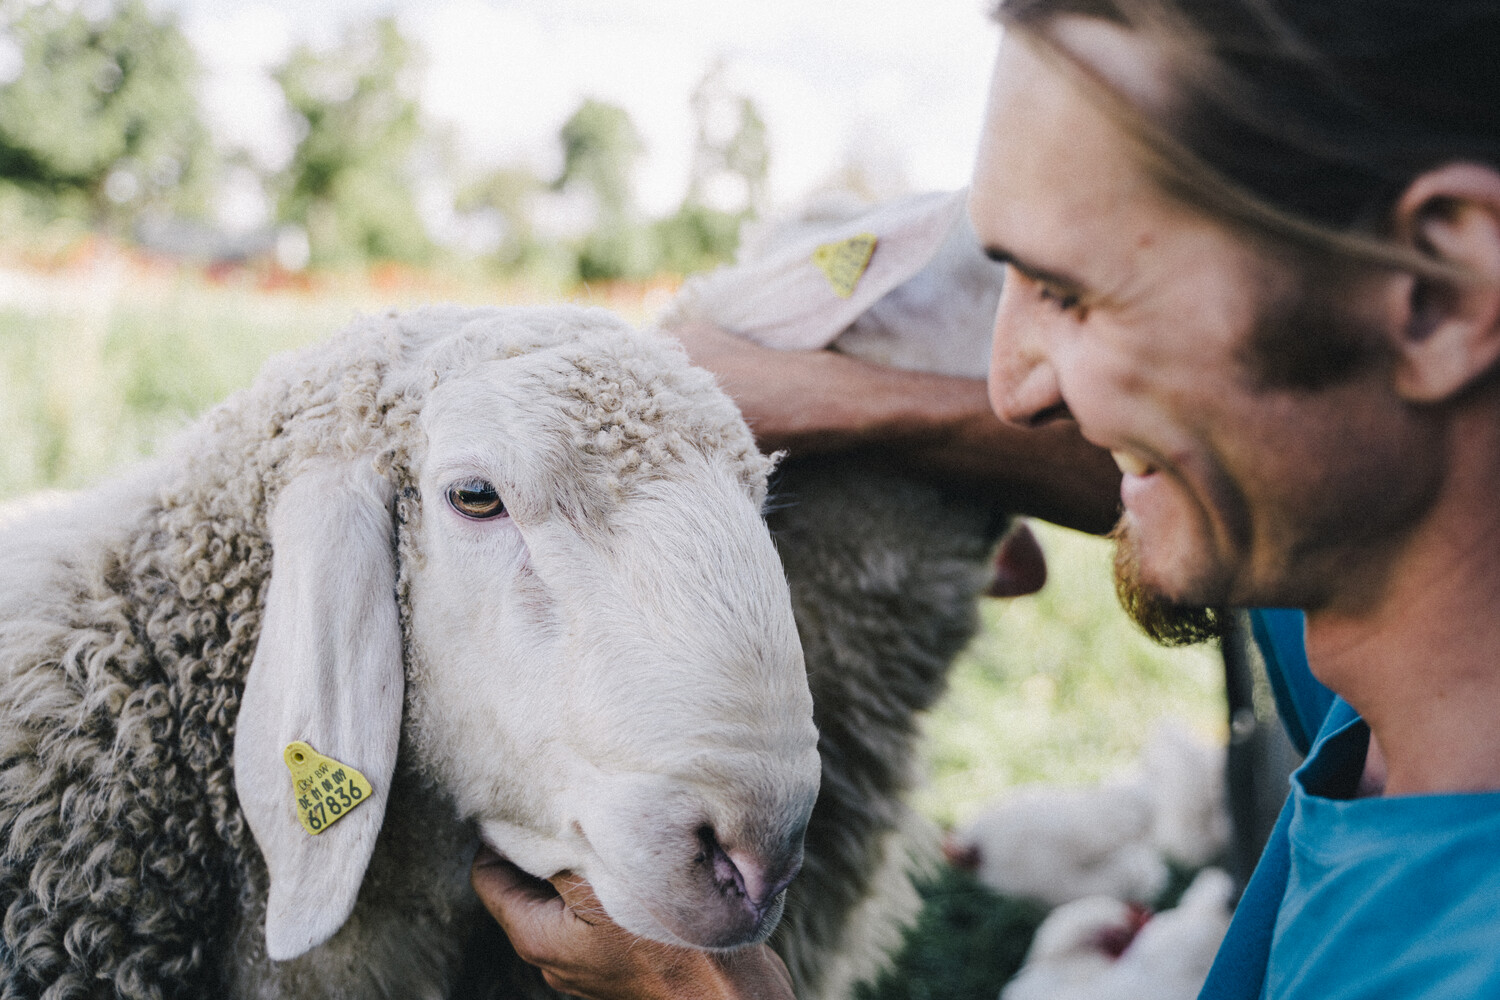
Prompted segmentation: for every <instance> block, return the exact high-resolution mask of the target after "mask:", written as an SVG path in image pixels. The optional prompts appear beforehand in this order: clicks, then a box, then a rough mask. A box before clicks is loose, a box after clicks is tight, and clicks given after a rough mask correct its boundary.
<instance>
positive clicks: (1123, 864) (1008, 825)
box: [944, 719, 1230, 906]
mask: <svg viewBox="0 0 1500 1000" xmlns="http://www.w3.org/2000/svg"><path fill="white" fill-rule="evenodd" d="M1224 754H1225V751H1224V748H1223V747H1222V746H1217V745H1214V744H1211V743H1208V742H1206V741H1204V740H1202V739H1200V738H1199V737H1197V736H1195V735H1194V734H1193V733H1192V732H1191V731H1190V730H1189V729H1188V728H1187V726H1186V725H1184V724H1183V723H1181V722H1180V721H1178V720H1174V719H1163V720H1161V721H1160V722H1158V723H1157V724H1156V726H1155V727H1153V729H1152V732H1151V737H1150V739H1149V740H1148V741H1147V743H1146V746H1145V748H1144V749H1143V750H1142V752H1141V756H1140V759H1139V761H1138V762H1137V764H1136V766H1135V767H1134V768H1132V769H1131V770H1130V771H1129V772H1127V773H1125V774H1123V775H1120V776H1119V777H1117V778H1114V779H1112V780H1110V781H1107V782H1104V783H1102V784H1099V785H1096V786H1093V787H1082V788H1052V787H1045V786H1037V787H1029V788H1019V789H1016V790H1015V791H1013V792H1011V793H1010V794H1008V795H1006V796H1004V797H1003V798H1001V799H1000V800H999V801H997V802H996V803H994V804H993V805H992V806H990V807H989V808H987V809H986V810H984V811H983V812H981V813H980V814H979V815H978V816H977V817H975V818H974V819H973V820H972V821H970V822H969V823H968V824H967V825H965V826H964V827H963V828H962V829H961V830H959V831H957V832H956V833H954V834H953V835H951V836H950V837H949V838H948V840H947V842H946V843H945V844H944V851H945V853H946V854H947V855H948V860H949V861H950V862H952V863H954V864H956V865H958V866H959V867H961V868H966V869H969V870H971V871H973V872H974V874H975V875H976V876H977V877H978V878H979V880H980V881H981V882H983V883H984V884H985V885H987V886H989V887H990V888H991V889H993V890H994V891H996V892H998V893H1002V894H1004V895H1010V896H1024V897H1027V898H1030V899H1036V900H1039V901H1041V902H1043V903H1045V904H1046V905H1048V906H1058V905H1060V904H1063V903H1067V902H1070V901H1072V900H1075V899H1080V898H1083V897H1085V896H1112V897H1116V898H1118V899H1123V900H1127V901H1130V902H1135V903H1150V902H1152V901H1153V900H1154V899H1155V898H1156V897H1157V896H1158V895H1159V894H1160V893H1161V891H1162V890H1163V889H1164V888H1166V884H1167V879H1168V876H1169V874H1170V873H1169V870H1168V862H1172V863H1175V864H1177V865H1179V866H1182V867H1184V868H1188V869H1194V868H1201V867H1203V866H1204V865H1206V864H1208V863H1209V862H1210V861H1213V860H1215V859H1216V858H1218V857H1219V856H1220V855H1221V854H1223V852H1224V851H1225V849H1226V848H1227V847H1228V846H1229V836H1230V830H1229V811H1228V805H1227V803H1226V801H1225V796H1224V776H1225V772H1224V766H1225V764H1224Z"/></svg>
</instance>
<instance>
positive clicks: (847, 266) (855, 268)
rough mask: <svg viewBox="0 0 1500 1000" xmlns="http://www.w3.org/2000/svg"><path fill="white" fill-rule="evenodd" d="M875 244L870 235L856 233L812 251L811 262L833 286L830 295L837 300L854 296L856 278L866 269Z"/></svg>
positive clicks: (856, 283)
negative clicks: (833, 295) (835, 296)
mask: <svg viewBox="0 0 1500 1000" xmlns="http://www.w3.org/2000/svg"><path fill="white" fill-rule="evenodd" d="M877 242H878V241H877V240H876V238H875V235H874V234H873V233H860V234H859V235H858V236H851V237H849V238H848V239H847V240H839V241H838V242H837V243H824V244H823V245H822V246H820V247H818V248H817V249H816V250H814V251H813V254H812V259H813V263H814V264H816V265H818V270H820V271H822V272H823V276H824V277H825V278H827V279H828V283H829V284H830V285H832V286H833V292H834V294H835V295H837V296H838V297H839V298H841V299H847V298H848V297H849V296H851V295H853V294H854V289H855V288H856V287H857V286H858V285H859V279H860V278H862V277H864V273H865V269H866V268H867V267H869V266H870V256H871V255H872V254H873V253H875V244H876V243H877Z"/></svg>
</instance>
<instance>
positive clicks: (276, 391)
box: [0, 308, 819, 1000]
mask: <svg viewBox="0 0 1500 1000" xmlns="http://www.w3.org/2000/svg"><path fill="white" fill-rule="evenodd" d="M768 468H769V463H768V461H767V459H765V458H764V457H763V456H761V455H760V454H759V452H758V451H757V450H756V449H755V445H754V441H753V439H752V438H751V436H750V434H749V432H748V429H747V428H746V427H745V425H744V423H743V421H742V420H741V419H740V417H739V415H738V413H737V412H736V411H735V409H734V407H733V404H732V403H731V402H730V401H729V400H728V398H727V397H725V396H724V395H723V394H722V393H721V392H720V391H719V390H718V389H717V388H716V387H715V386H714V385H713V382H712V379H711V378H710V377H709V376H708V375H707V374H706V373H704V372H702V371H700V370H698V369H694V368H691V367H690V366H689V365H688V363H687V359H686V357H685V355H684V354H683V353H682V351H681V349H680V348H678V347H677V346H676V345H675V344H672V343H670V342H669V341H667V340H666V339H664V338H659V337H654V336H650V335H646V334H639V333H637V332H635V331H633V330H632V329H631V328H630V327H628V326H627V325H625V324H624V323H622V322H620V321H619V320H617V319H614V318H612V317H610V316H608V315H607V314H604V313H602V312H597V311H584V310H576V309H571V308H555V309H534V310H525V309H516V310H499V309H494V310H482V309H476V310H465V309H457V308H435V309H428V310H420V311H414V312H411V313H406V314H395V313H393V314H389V315H386V316H382V317H376V318H371V319H367V320H364V321H361V322H357V323H356V324H354V325H353V326H352V327H351V328H350V329H348V330H347V331H345V332H344V333H343V334H341V335H339V336H337V337H335V338H333V339H332V340H330V341H328V342H325V343H323V344H321V345H318V346H314V347H312V348H310V349H307V350H305V351H303V352H300V353H296V354H293V355H289V356H284V357H281V358H279V359H277V360H274V361H273V362H271V363H270V364H268V366H267V367H266V369H265V370H264V371H263V373H262V374H261V376H260V377H259V378H258V379H257V381H256V382H255V384H254V385H253V386H252V387H251V388H249V389H247V390H245V391H244V392H242V393H240V394H238V395H236V396H234V397H232V398H231V399H229V400H228V401H226V402H225V403H223V404H222V405H220V406H219V407H218V408H216V409H215V410H213V411H212V412H210V413H209V414H208V415H206V416H205V417H204V418H202V419H201V420H200V421H199V422H197V423H196V424H195V425H194V426H192V427H191V428H190V429H188V430H187V431H186V432H185V433H184V435H183V436H182V437H181V438H180V439H179V440H177V441H176V442H175V444H174V445H172V446H171V447H170V448H169V449H167V450H166V451H165V453H164V454H163V455H162V456H161V457H159V458H156V459H152V460H150V461H148V462H145V463H143V464H141V465H140V466H137V467H135V468H133V469H131V470H129V471H128V472H126V473H125V474H124V475H122V476H121V477H120V478H118V479H117V480H114V481H112V482H110V483H107V484H105V485H102V486H98V487H95V488H92V489H87V490H84V491H82V492H77V493H73V494H70V495H67V496H65V497H61V498H56V497H54V498H49V499H48V500H47V501H46V502H44V503H40V504H28V505H24V507H25V509H20V508H18V509H20V513H18V514H16V515H15V516H14V517H13V518H9V519H8V520H7V523H6V525H5V526H4V527H3V528H0V911H3V917H0V996H4V997H8V998H20V997H47V998H49V1000H53V998H63V997H119V998H131V1000H135V998H141V1000H145V998H151V1000H162V998H168V997H210V996H212V997H230V998H250V997H296V998H312V997H350V996H359V997H401V998H422V997H427V998H441V997H444V996H446V995H447V994H448V993H449V992H451V991H452V990H453V989H454V988H455V984H459V983H460V982H461V980H462V977H463V974H464V972H463V968H462V966H461V963H462V961H463V956H462V951H463V945H464V943H465V941H466V940H467V939H468V938H469V937H470V936H471V934H472V933H473V932H474V929H475V928H476V927H483V926H486V925H489V926H492V925H493V922H492V921H490V920H489V918H488V917H487V915H484V914H483V912H482V910H481V909H480V907H479V905H478V903H477V900H476V899H475V898H474V896H473V893H472V891H471V890H470V888H469V886H468V880H467V874H468V868H469V864H470V860H471V858H472V856H473V853H474V850H475V849H476V846H477V844H478V843H479V842H480V841H484V842H486V843H488V844H490V845H491V846H492V847H494V848H495V849H497V850H498V851H499V852H500V853H502V854H504V855H506V856H507V857H509V858H510V859H512V860H513V861H515V862H516V863H517V864H519V865H520V866H522V867H523V868H525V869H527V870H528V871H531V872H533V873H534V874H537V875H539V876H546V875H550V874H552V873H554V872H556V871H558V870H560V869H563V868H570V869H572V870H574V871H576V872H579V873H580V874H582V875H584V876H585V877H586V878H588V879H589V880H590V881H591V882H592V884H593V886H594V888H595V890H596V891H597V893H598V896H599V898H600V900H601V902H602V903H603V905H604V906H605V908H606V910H607V911H608V912H609V913H610V914H611V915H612V916H613V917H614V918H615V919H616V920H618V921H619V922H620V923H621V924H622V925H623V926H625V927H626V928H628V929H630V930H632V931H634V932H636V933H639V934H643V935H645V936H647V937H650V938H654V939H657V940H663V941H669V942H676V943H679V944H686V945H690V946H694V947H711V948H722V947H730V946H734V945H738V944H741V943H744V942H748V941H755V940H760V939H763V938H764V937H765V936H766V935H767V934H768V933H769V932H770V931H771V929H772V927H773V926H774V925H775V923H776V920H777V919H778V916H779V914H780V911H781V908H782V905H783V900H784V896H785V893H784V887H785V884H786V882H787V881H788V880H789V879H790V877H791V876H792V875H793V874H794V873H795V870H796V868H797V867H798V864H799V859H800V856H801V850H802V848H801V844H802V839H803V829H804V827H805V824H806V822H807V818H808V815H809V812H810V810H811V808H812V803H813V800H814V798H815V796H816V792H817V782H818V771H819V765H818V759H817V751H816V739H817V735H816V731H815V729H814V728H813V722H812V704H811V699H810V695H809V689H808V685H807V681H806V675H805V670H804V666H803V660H802V654H801V650H800V648H799V645H798V641H797V636H796V631H795V624H794V622H793V618H792V613H791V608H790V600H789V592H788V589H787V585H786V583H785V580H784V578H783V576H782V570H781V565H780V563H779V561H778V559H777V556H776V553H775V551H774V549H773V546H772V543H771V540H770V537H769V535H768V533H767V531H766V528H765V525H764V522H763V520H762V516H761V505H762V502H763V500H764V497H765V489H766V485H765V483H766V474H767V471H768ZM294 781H295V785H294ZM320 786H321V787H320ZM294 788H295V791H294ZM335 793H336V794H335Z"/></svg>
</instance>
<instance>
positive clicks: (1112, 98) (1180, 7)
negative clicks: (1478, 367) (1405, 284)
mask: <svg viewBox="0 0 1500 1000" xmlns="http://www.w3.org/2000/svg"><path fill="white" fill-rule="evenodd" d="M1067 14H1076V15H1082V16H1086V17H1095V18H1102V19H1105V20H1107V21H1110V22H1113V23H1116V24H1119V25H1121V26H1123V27H1125V28H1127V29H1129V30H1131V31H1136V32H1141V33H1143V34H1144V36H1145V37H1147V38H1148V39H1149V40H1150V41H1151V42H1152V43H1153V44H1155V45H1156V46H1157V47H1158V50H1159V52H1160V53H1161V55H1162V56H1163V57H1164V58H1165V62H1166V66H1167V70H1168V74H1169V78H1170V80H1171V83H1172V86H1173V91H1174V95H1175V97H1176V99H1177V103H1176V104H1175V105H1174V107H1173V109H1172V115H1171V121H1170V122H1163V121H1157V120H1155V119H1154V118H1153V117H1152V115H1151V114H1150V113H1148V112H1146V111H1145V110H1143V109H1141V108H1138V107H1135V106H1133V105H1132V104H1131V103H1130V102H1129V101H1128V100H1126V99H1125V98H1124V97H1123V95H1121V94H1119V93H1117V92H1115V91H1113V90H1112V89H1111V88H1110V87H1109V86H1108V85H1107V84H1105V83H1104V81H1103V80H1102V79H1100V78H1099V76H1098V75H1097V74H1095V73H1094V72H1093V71H1092V70H1091V68H1090V67H1089V66H1088V65H1086V64H1085V63H1084V62H1083V61H1082V60H1081V59H1080V58H1079V57H1077V56H1076V55H1074V54H1073V53H1070V52H1069V51H1067V50H1066V49H1065V48H1064V47H1063V46H1062V45H1061V44H1060V43H1059V41H1058V39H1057V38H1056V36H1055V34H1054V33H1053V30H1052V28H1053V24H1054V21H1055V19H1056V18H1057V17H1059V16H1061V15H1067ZM995 17H996V19H997V20H999V21H1000V23H1001V24H1003V25H1005V26H1006V29H1007V30H1013V31H1017V32H1021V33H1023V34H1025V35H1026V36H1028V37H1029V38H1031V39H1032V40H1034V41H1036V42H1039V43H1040V46H1039V48H1040V49H1041V51H1042V52H1043V53H1044V54H1050V55H1054V56H1058V57H1060V62H1062V63H1064V64H1067V65H1069V66H1070V67H1071V68H1072V69H1073V70H1074V71H1076V72H1078V73H1079V75H1080V76H1081V77H1082V78H1085V79H1086V80H1087V81H1089V82H1090V83H1092V85H1093V86H1091V87H1090V88H1089V89H1090V91H1091V92H1092V93H1093V94H1094V95H1095V96H1102V97H1103V98H1104V99H1105V100H1106V101H1108V102H1109V103H1110V105H1111V111H1112V112H1114V113H1116V117H1117V118H1119V119H1122V120H1123V124H1125V127H1126V128H1127V131H1128V132H1130V133H1131V134H1132V135H1133V137H1134V138H1135V139H1136V140H1137V142H1138V143H1139V144H1140V145H1141V146H1142V147H1143V149H1144V150H1145V151H1146V153H1147V157H1146V162H1147V165H1148V168H1149V169H1151V170H1152V172H1153V173H1154V174H1155V175H1156V177H1157V179H1158V181H1159V182H1161V183H1162V185H1163V187H1164V188H1165V189H1166V190H1168V192H1169V193H1172V194H1173V195H1175V196H1177V197H1179V198H1182V199H1183V200H1185V201H1186V202H1187V203H1188V204H1191V205H1195V206H1197V207H1199V208H1201V209H1202V210H1204V211H1206V212H1208V213H1209V214H1211V215H1214V216H1216V217H1218V218H1221V219H1223V220H1224V221H1226V222H1229V223H1233V224H1236V225H1237V226H1238V227H1239V228H1241V229H1244V230H1248V231H1253V232H1258V233H1259V234H1261V235H1263V236H1266V237H1270V238H1271V239H1273V240H1276V241H1278V242H1282V243H1290V244H1293V245H1297V246H1300V247H1302V248H1304V249H1308V250H1313V251H1315V252H1317V253H1318V254H1326V253H1330V252H1331V253H1332V254H1333V255H1334V256H1336V257H1344V258H1348V259H1350V260H1351V261H1356V262H1357V261H1364V262H1369V263H1376V264H1385V265H1388V266H1393V267H1397V268H1400V269H1403V270H1410V271H1414V272H1416V273H1419V274H1428V275H1431V276H1434V277H1443V278H1449V279H1451V278H1455V277H1460V276H1459V275H1456V274H1454V273H1453V272H1452V271H1451V270H1449V269H1447V268H1445V267H1444V266H1442V265H1440V264H1438V263H1437V262H1435V261H1434V260H1432V259H1431V258H1428V257H1426V256H1424V255H1422V254H1419V253H1416V252H1413V251H1410V250H1407V249H1405V248H1402V247H1400V246H1397V245H1395V244H1393V243H1391V242H1389V241H1388V240H1387V239H1386V238H1385V235H1386V234H1385V233H1384V231H1383V227H1384V225H1385V223H1386V221H1387V217H1388V213H1389V210H1390V208H1391V207H1392V205H1393V203H1394V201H1395V200H1396V199H1397V198H1398V197H1399V196H1400V194H1401V193H1402V192H1403V191H1404V190H1405V189H1406V187H1407V186H1408V185H1409V184H1410V182H1411V181H1412V180H1414V179H1415V178H1416V177H1417V176H1419V175H1420V174H1421V173H1423V172H1424V171H1426V170H1429V169H1432V168H1434V167H1437V166H1439V165H1442V164H1445V163H1452V162H1456V161H1467V162H1478V163H1483V164H1488V165H1490V166H1492V167H1495V168H1496V169H1500V3H1497V2H1495V0H998V3H997V6H996V8H995Z"/></svg>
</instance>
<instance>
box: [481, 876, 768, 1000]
mask: <svg viewBox="0 0 1500 1000" xmlns="http://www.w3.org/2000/svg"><path fill="white" fill-rule="evenodd" d="M470 878H471V881H472V882H473V884H474V891H475V892H477V893H478V894H479V898H480V900H481V901H483V903H484V905H485V907H486V908H487V909H488V910H489V911H490V913H491V914H492V915H493V916H494V918H495V919H496V920H498V921H499V922H500V926H501V927H502V928H504V930H505V933H506V936H507V937H509V938H510V943H511V946H512V947H514V948H515V949H516V954H518V955H519V956H521V958H522V959H524V960H525V961H527V962H530V963H531V964H532V965H535V966H536V967H537V968H539V969H541V971H542V976H543V978H545V979H546V981H547V985H548V986H550V987H552V988H553V989H555V990H561V991H562V992H564V993H571V994H573V995H575V996H580V997H586V998H588V1000H794V998H793V996H792V979H791V976H790V975H789V974H788V973H787V971H786V966H785V965H784V964H782V961H781V959H780V958H778V957H777V955H776V953H775V952H773V951H772V950H771V949H770V948H768V947H766V946H765V945H763V944H761V945H751V946H750V947H747V948H742V949H740V950H738V951H734V952H706V951H698V950H695V949H692V948H678V947H674V946H672V945H666V944H661V943H660V942H657V941H647V940H645V939H644V938H638V937H636V936H634V935H633V934H630V933H629V932H628V931H625V930H622V929H621V928H620V926H619V925H618V924H616V923H614V922H613V921H612V920H610V919H609V917H608V916H607V915H606V914H605V913H604V908H603V907H602V906H601V905H600V904H599V900H598V898H597V897H596V896H595V895H594V891H593V890H592V889H591V888H589V886H588V884H587V883H586V882H584V881H583V880H582V879H580V878H578V877H577V876H575V875H567V874H564V875H559V876H557V877H555V878H553V880H552V881H551V883H550V884H549V883H547V882H542V881H539V880H537V879H534V878H532V877H531V876H529V875H527V874H526V873H525V872H523V871H521V870H520V869H519V868H517V867H516V866H515V865H512V864H511V863H510V862H508V861H505V860H504V859H502V858H500V857H499V856H497V855H496V854H495V853H494V852H492V851H489V850H487V849H481V850H480V852H479V856H478V857H476V858H475V859H474V868H473V871H472V872H471V875H470Z"/></svg>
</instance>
